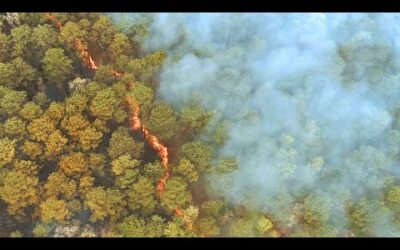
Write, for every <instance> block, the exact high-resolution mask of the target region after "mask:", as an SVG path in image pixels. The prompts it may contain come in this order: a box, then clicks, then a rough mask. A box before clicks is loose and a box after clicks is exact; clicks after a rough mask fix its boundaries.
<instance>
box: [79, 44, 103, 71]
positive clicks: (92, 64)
mask: <svg viewBox="0 0 400 250" xmlns="http://www.w3.org/2000/svg"><path fill="white" fill-rule="evenodd" d="M74 45H75V48H76V50H78V52H79V53H80V54H81V56H82V58H83V63H84V64H85V65H86V66H87V67H88V68H89V69H91V70H93V71H94V70H97V69H98V67H97V65H96V63H95V62H94V60H93V58H92V56H91V55H90V54H89V52H88V51H87V50H86V49H85V48H84V46H83V45H82V41H81V40H80V39H78V38H76V39H75V44H74Z"/></svg>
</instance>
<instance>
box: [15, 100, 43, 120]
mask: <svg viewBox="0 0 400 250" xmlns="http://www.w3.org/2000/svg"><path fill="white" fill-rule="evenodd" d="M42 113H43V111H42V109H41V108H40V106H39V105H37V104H36V103H34V102H27V103H25V105H24V107H23V108H22V109H21V110H20V111H19V115H20V116H21V117H22V118H24V119H25V120H28V121H31V120H32V119H34V118H38V117H39V116H40V115H41V114H42Z"/></svg>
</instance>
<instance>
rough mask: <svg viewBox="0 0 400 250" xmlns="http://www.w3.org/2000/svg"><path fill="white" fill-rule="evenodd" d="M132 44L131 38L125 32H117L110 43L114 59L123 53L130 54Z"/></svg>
mask: <svg viewBox="0 0 400 250" xmlns="http://www.w3.org/2000/svg"><path fill="white" fill-rule="evenodd" d="M131 52H132V46H131V44H130V41H129V38H128V37H127V36H126V35H125V34H124V33H116V34H115V35H114V38H113V40H112V42H111V45H110V54H111V57H112V58H113V60H115V58H118V57H119V56H121V55H129V54H130V53H131Z"/></svg>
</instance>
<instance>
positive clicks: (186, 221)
mask: <svg viewBox="0 0 400 250" xmlns="http://www.w3.org/2000/svg"><path fill="white" fill-rule="evenodd" d="M174 213H175V215H176V216H178V217H181V218H182V219H183V220H184V221H185V223H186V226H187V228H188V229H189V230H192V229H193V223H192V221H191V220H190V218H189V217H188V216H187V215H186V214H185V213H183V212H182V210H180V209H179V208H175V209H174Z"/></svg>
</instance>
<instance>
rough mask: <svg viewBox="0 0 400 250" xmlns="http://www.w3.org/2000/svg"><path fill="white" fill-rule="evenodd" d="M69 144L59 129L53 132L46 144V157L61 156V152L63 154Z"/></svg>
mask: <svg viewBox="0 0 400 250" xmlns="http://www.w3.org/2000/svg"><path fill="white" fill-rule="evenodd" d="M67 143H68V139H67V138H65V137H64V136H63V134H62V132H61V131H60V130H59V129H57V130H55V131H53V132H52V133H51V134H50V135H49V137H48V138H47V141H46V143H45V145H46V148H45V155H46V156H49V157H50V158H51V157H52V156H56V155H59V154H60V153H61V152H63V150H64V148H65V146H66V144H67Z"/></svg>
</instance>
